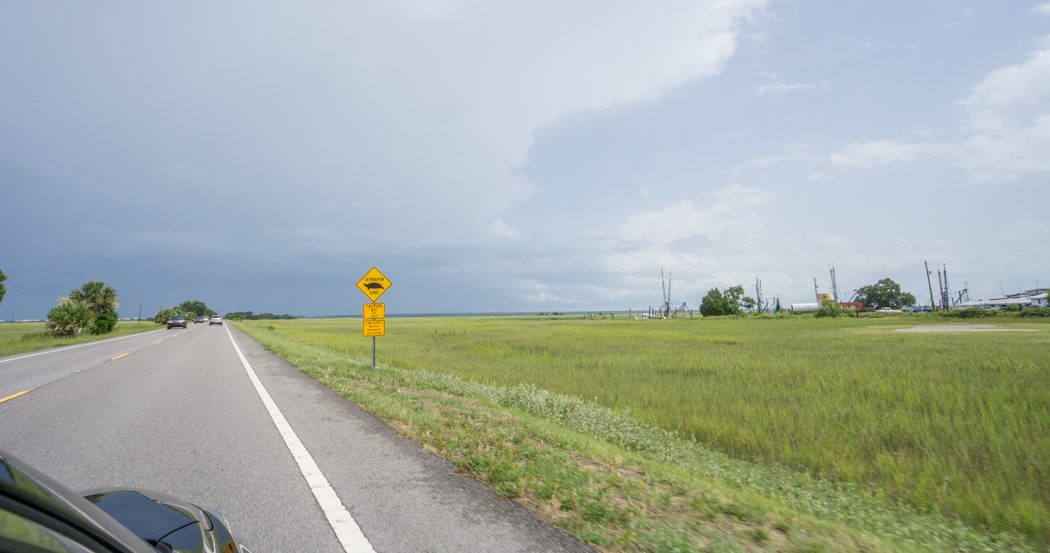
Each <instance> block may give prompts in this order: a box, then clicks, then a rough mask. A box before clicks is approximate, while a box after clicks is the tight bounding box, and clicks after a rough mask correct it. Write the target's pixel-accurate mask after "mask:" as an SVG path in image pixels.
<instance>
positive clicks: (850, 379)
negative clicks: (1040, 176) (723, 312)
mask: <svg viewBox="0 0 1050 553" xmlns="http://www.w3.org/2000/svg"><path fill="white" fill-rule="evenodd" d="M946 322H951V319H945V318H942V317H939V316H929V315H904V316H895V317H865V318H859V319H858V318H851V317H833V318H823V319H820V318H815V317H813V316H812V315H809V316H804V317H799V316H782V317H777V318H741V317H730V318H725V319H705V320H692V321H690V320H672V321H637V320H633V319H609V320H590V319H588V320H581V319H579V318H576V317H566V318H542V319H540V318H525V317H522V318H445V319H434V318H420V319H400V318H399V319H396V320H392V321H388V325H387V336H385V337H382V338H379V349H378V351H379V359H380V362H381V365H382V366H383V367H384V368H383V369H382V370H380V371H376V372H372V371H370V370H368V369H367V366H368V365H369V362H370V354H371V350H370V346H371V342H370V341H369V340H367V339H364V338H362V337H361V328H360V324H361V322H360V320H297V321H271V322H269V323H266V324H263V323H248V322H245V323H242V324H241V325H240V326H241V328H244V329H245V331H246V332H249V334H250V335H252V336H253V337H255V338H256V339H259V340H260V341H261V342H263V343H264V344H265V345H266V346H267V347H269V348H271V349H272V350H273V351H275V352H276V353H278V354H279V355H282V356H283V357H285V358H286V359H289V361H290V362H292V363H293V364H295V365H296V366H299V367H301V368H302V369H303V370H304V371H306V372H307V373H309V374H311V375H313V376H314V377H315V378H318V379H319V380H321V381H322V382H324V383H325V384H327V385H329V386H330V387H332V388H333V389H335V390H336V391H338V392H339V393H342V394H343V395H344V396H346V397H348V398H349V399H351V400H353V401H355V402H356V403H358V404H360V405H362V406H364V407H365V408H366V409H369V410H370V411H372V412H374V413H376V414H377V415H378V416H381V417H383V418H384V419H387V420H388V421H390V422H391V424H393V425H394V426H395V427H397V428H399V429H400V430H401V431H402V432H403V433H404V434H405V435H406V436H409V437H412V438H413V439H416V440H418V441H420V442H421V443H423V444H424V445H426V446H427V447H429V448H432V449H433V450H434V451H436V452H438V453H439V454H441V455H443V456H445V457H447V458H449V459H451V460H452V461H453V462H454V463H456V465H457V466H458V467H459V468H460V469H461V470H463V471H464V472H466V473H469V474H472V475H475V476H477V477H479V478H481V479H483V480H484V481H486V482H487V483H488V484H489V485H490V486H492V487H493V489H495V490H496V491H498V492H500V493H503V494H504V495H506V496H508V497H512V498H515V499H516V500H518V501H521V502H522V503H524V504H526V505H528V506H529V507H531V508H533V509H534V510H536V511H537V512H539V513H541V514H542V515H543V516H546V517H547V518H549V519H551V520H553V521H554V522H555V523H557V524H559V525H561V526H563V527H565V528H566V529H568V530H569V531H571V532H572V533H573V534H574V535H576V536H578V537H580V539H582V540H584V541H587V542H588V543H592V544H595V545H597V546H599V547H600V548H603V549H607V550H615V551H668V550H680V551H694V550H696V551H700V550H762V549H769V550H798V551H803V550H809V551H821V550H826V551H834V550H844V551H852V550H871V551H875V550H912V549H914V550H926V549H927V548H928V549H931V550H942V549H943V550H973V551H976V550H993V551H994V550H1010V549H1026V548H1027V549H1032V550H1039V549H1043V548H1045V546H1046V545H1047V543H1048V536H1047V526H1048V521H1050V518H1048V514H1047V513H1048V505H1050V491H1048V489H1047V484H1046V482H1047V478H1046V475H1045V474H1044V473H1043V471H1044V470H1045V467H1044V462H1043V460H1045V459H1047V458H1050V381H1048V380H1050V374H1048V371H1047V368H1048V367H1047V361H1046V356H1045V355H1043V352H1045V351H1046V347H1047V345H1048V343H1050V335H1048V334H1047V331H1048V330H1050V325H1047V324H1046V322H1047V319H1043V318H1040V319H1019V318H1005V317H1003V318H1002V319H997V320H996V321H995V323H996V324H997V325H1001V326H1004V327H1006V328H1011V327H1014V328H1026V329H1034V330H1037V331H1036V332H992V333H977V332H968V333H936V334H933V333H930V334H916V333H895V332H892V331H893V330H894V329H895V328H901V327H910V326H912V325H914V324H929V323H937V324H944V323H946ZM366 358H368V359H366ZM580 471H582V472H580ZM603 528H605V529H606V530H603ZM975 529H976V530H975ZM1018 536H1020V537H1018ZM661 540H662V541H661ZM668 540H669V541H668ZM676 540H677V541H676ZM676 544H677V545H676ZM1025 544H1027V545H1025ZM675 548H678V549H675Z"/></svg>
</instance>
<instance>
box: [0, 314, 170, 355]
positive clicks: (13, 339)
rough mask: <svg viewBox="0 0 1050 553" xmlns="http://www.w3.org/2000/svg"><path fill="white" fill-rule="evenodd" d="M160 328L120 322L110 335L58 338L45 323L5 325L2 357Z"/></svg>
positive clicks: (0, 331)
mask: <svg viewBox="0 0 1050 553" xmlns="http://www.w3.org/2000/svg"><path fill="white" fill-rule="evenodd" d="M158 328H161V325H158V324H156V323H154V322H153V321H149V322H147V321H142V324H141V325H139V324H135V322H131V321H119V322H117V326H116V327H114V328H113V332H110V333H108V334H101V335H93V334H87V333H84V334H81V335H80V336H77V337H75V338H56V337H54V336H51V335H50V334H48V333H47V331H46V330H45V329H44V323H3V324H0V356H3V355H13V354H16V353H25V352H28V351H36V350H41V349H48V348H56V347H62V346H69V345H73V344H82V343H85V342H94V341H96V340H105V339H107V338H115V337H117V336H125V335H128V334H137V333H139V332H147V331H150V330H157V329H158Z"/></svg>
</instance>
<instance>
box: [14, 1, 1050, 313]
mask: <svg viewBox="0 0 1050 553" xmlns="http://www.w3.org/2000/svg"><path fill="white" fill-rule="evenodd" d="M1048 185H1050V2H1040V1H1038V0H1037V1H1034V2H1025V1H1020V0H1009V1H1006V2H1004V1H1002V0H974V1H969V2H967V1H959V0H950V1H949V0H930V1H926V2H911V1H903V0H885V1H879V2H874V1H867V2H864V1H849V2H841V1H830V0H822V1H817V0H814V1H809V2H804V1H798V0H686V1H675V0H654V1H650V2H624V1H616V0H601V1H597V0H594V1H589V0H580V1H576V2H563V1H559V2H553V1H546V0H528V1H512V0H508V1H500V2H492V1H490V2H486V1H482V0H392V1H385V2H361V1H356V0H349V1H348V0H340V1H329V2H325V1H318V2H310V3H285V2H256V1H252V2H248V1H233V0H231V1H227V2H203V1H186V2H178V3H132V4H128V3H111V2H91V3H70V2H57V1H47V0H40V1H34V2H22V1H15V0H0V270H2V271H3V272H4V273H5V274H7V275H8V277H9V278H8V280H7V281H6V282H5V283H4V284H5V285H6V287H7V295H6V296H5V297H4V299H3V300H2V302H0V320H12V319H27V318H43V317H45V316H46V314H47V311H48V310H49V309H50V308H51V307H54V305H55V302H56V300H57V298H59V297H60V296H64V295H67V294H68V293H69V291H70V290H71V289H74V288H78V287H80V285H81V284H83V283H84V282H87V281H89V280H104V281H106V282H108V283H110V284H111V285H113V286H114V288H115V289H116V290H117V293H118V294H119V297H120V301H121V306H120V314H121V315H122V316H125V317H134V316H137V315H138V312H139V310H140V308H141V310H142V313H143V315H144V316H152V315H153V314H154V313H156V312H157V310H158V309H160V308H161V307H170V306H173V305H176V304H178V303H181V302H182V301H185V300H200V301H204V302H205V303H206V304H207V305H208V306H209V307H210V308H212V309H214V310H215V311H218V312H219V313H226V312H230V311H254V312H256V313H260V312H272V313H289V314H293V315H301V316H325V315H340V314H349V315H358V314H360V312H361V304H363V303H365V302H367V301H370V300H369V299H368V298H367V297H366V296H364V295H363V294H362V293H361V292H360V291H358V290H357V288H356V287H355V284H356V283H357V281H358V280H359V279H360V278H361V277H362V276H364V274H365V273H366V272H368V270H369V269H371V268H372V267H377V268H378V269H379V270H380V271H381V272H382V273H383V274H384V275H386V277H387V278H388V279H389V280H390V282H391V283H392V284H391V286H390V289H389V292H388V293H386V294H385V295H384V296H383V297H382V298H381V300H380V301H383V302H385V303H386V309H387V311H388V313H392V314H407V313H471V312H533V311H534V312H537V313H538V312H551V311H595V312H597V311H621V310H628V309H632V310H634V311H640V310H645V309H647V308H648V307H649V306H654V307H655V306H658V305H660V304H661V303H662V302H663V297H662V296H663V292H662V291H661V289H662V287H661V271H663V272H664V274H665V275H670V276H671V301H672V303H674V304H675V305H680V304H682V303H685V304H687V306H688V307H690V308H693V309H696V308H697V307H698V306H699V304H700V301H701V299H702V298H703V296H704V295H705V294H706V293H707V291H708V290H710V289H712V288H720V289H723V290H724V289H725V288H727V287H730V286H734V285H738V284H739V285H743V286H744V287H745V288H747V290H748V292H749V293H750V294H752V295H753V294H754V291H755V289H754V284H755V281H756V279H760V280H761V283H762V292H763V295H764V296H765V297H766V298H773V297H779V298H780V300H781V302H782V303H783V304H791V303H797V302H812V301H814V299H813V298H814V279H816V284H817V287H818V288H820V291H821V292H830V291H831V280H830V277H829V269H830V267H831V266H832V265H833V266H834V267H835V273H836V280H837V286H838V291H839V295H840V296H841V299H843V300H848V299H849V297H848V296H851V295H852V292H853V290H855V289H857V288H860V287H861V286H865V285H869V284H873V283H875V282H876V281H878V280H880V279H882V278H891V279H893V280H894V281H896V282H898V283H899V284H900V285H901V287H902V289H903V290H904V291H906V292H910V293H912V294H914V295H915V296H916V297H917V298H918V299H919V301H920V302H926V303H928V302H929V296H930V292H929V286H930V285H929V284H928V281H927V275H926V269H925V268H924V262H925V263H928V264H929V266H930V268H931V270H932V269H934V267H944V268H946V270H947V271H948V276H949V279H950V281H949V285H950V288H951V290H952V293H953V295H957V294H958V293H959V292H960V291H962V290H963V289H964V288H966V289H968V290H969V293H970V297H971V298H973V299H978V298H992V297H1001V296H1002V294H1003V293H1014V292H1017V291H1019V290H1027V289H1031V288H1035V287H1037V286H1039V287H1047V286H1048V285H1050V258H1048V256H1047V254H1046V252H1047V251H1048V239H1050V215H1048V213H1050V186H1048ZM932 280H933V282H937V274H936V273H933V277H932ZM932 287H933V289H934V293H935V294H938V286H937V285H933V286H932Z"/></svg>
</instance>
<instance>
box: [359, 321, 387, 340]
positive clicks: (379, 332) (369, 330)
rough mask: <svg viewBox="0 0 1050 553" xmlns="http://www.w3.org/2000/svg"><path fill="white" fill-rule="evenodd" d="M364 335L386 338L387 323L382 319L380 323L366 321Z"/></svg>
mask: <svg viewBox="0 0 1050 553" xmlns="http://www.w3.org/2000/svg"><path fill="white" fill-rule="evenodd" d="M364 335H365V336H366V337H368V336H386V321H384V320H383V319H380V320H378V321H365V322H364Z"/></svg>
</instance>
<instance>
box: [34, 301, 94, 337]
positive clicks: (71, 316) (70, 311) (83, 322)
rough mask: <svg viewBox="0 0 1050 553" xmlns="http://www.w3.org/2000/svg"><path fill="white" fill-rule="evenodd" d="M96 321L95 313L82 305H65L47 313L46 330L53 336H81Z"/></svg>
mask: <svg viewBox="0 0 1050 553" xmlns="http://www.w3.org/2000/svg"><path fill="white" fill-rule="evenodd" d="M94 320H95V312H94V311H92V310H90V309H88V307H87V306H86V305H84V304H82V303H64V304H62V305H59V306H58V307H56V308H54V309H52V310H51V311H49V312H48V313H47V322H46V323H44V328H46V329H48V330H50V331H51V335H52V336H80V333H81V332H84V329H85V328H87V327H89V326H91V323H92V322H93V321H94Z"/></svg>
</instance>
